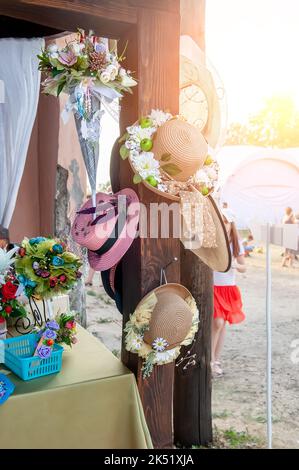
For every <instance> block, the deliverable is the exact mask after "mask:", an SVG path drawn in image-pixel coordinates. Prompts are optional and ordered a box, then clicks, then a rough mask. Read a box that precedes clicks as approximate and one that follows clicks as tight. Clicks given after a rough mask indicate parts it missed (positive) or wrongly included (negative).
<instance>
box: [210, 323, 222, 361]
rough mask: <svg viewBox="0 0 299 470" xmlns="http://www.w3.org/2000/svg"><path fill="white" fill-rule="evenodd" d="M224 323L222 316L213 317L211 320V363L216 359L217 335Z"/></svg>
mask: <svg viewBox="0 0 299 470" xmlns="http://www.w3.org/2000/svg"><path fill="white" fill-rule="evenodd" d="M224 325H225V321H224V320H223V318H213V320H212V351H211V359H212V363H213V362H215V361H216V351H217V345H218V341H219V335H220V333H221V331H222V328H223V326H224Z"/></svg>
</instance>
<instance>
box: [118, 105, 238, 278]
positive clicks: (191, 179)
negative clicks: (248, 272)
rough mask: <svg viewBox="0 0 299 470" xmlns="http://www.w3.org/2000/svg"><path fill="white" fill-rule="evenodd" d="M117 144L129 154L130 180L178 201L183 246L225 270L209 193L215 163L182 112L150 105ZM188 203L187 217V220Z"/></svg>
mask: <svg viewBox="0 0 299 470" xmlns="http://www.w3.org/2000/svg"><path fill="white" fill-rule="evenodd" d="M120 144H121V147H120V156H121V158H122V159H123V160H126V159H128V161H129V163H130V166H131V168H132V170H133V172H134V177H133V182H134V183H136V184H138V183H143V184H144V185H145V186H146V187H147V188H148V189H150V190H151V191H154V192H155V193H157V194H158V195H160V196H164V197H165V198H167V199H170V200H172V201H177V202H178V203H180V205H181V213H182V216H183V219H184V220H186V224H187V228H186V230H184V231H183V234H182V237H181V240H182V242H183V244H184V246H185V247H186V248H190V249H192V251H194V253H195V254H196V255H197V256H198V257H199V258H201V260H202V261H204V262H205V263H206V264H207V265H208V266H210V267H211V268H212V269H213V270H216V271H227V270H228V269H229V267H230V263H231V255H230V248H229V241H228V238H227V233H226V230H225V227H224V224H223V220H222V216H221V214H220V212H219V210H218V208H217V205H216V203H215V201H214V200H213V198H212V193H213V191H214V188H215V186H216V183H217V179H218V164H217V162H216V160H215V159H214V158H213V157H212V156H211V155H209V153H208V152H209V148H208V144H207V142H206V140H205V138H204V137H203V135H202V134H201V132H200V130H199V129H198V128H197V127H195V126H194V125H192V124H190V123H188V122H187V121H186V120H185V119H184V118H183V117H181V116H173V115H171V114H170V113H168V112H163V111H161V110H158V109H154V110H152V111H151V113H150V114H148V115H147V116H144V117H142V118H141V119H139V121H137V122H135V123H134V124H133V125H132V126H129V127H127V132H126V133H125V134H124V136H123V137H122V138H121V139H120ZM188 205H189V207H190V206H191V210H192V215H191V218H192V220H191V219H190V218H189V219H188V221H187V217H186V215H188V211H187V210H186V206H188ZM188 240H190V241H191V242H192V243H188ZM194 240H196V246H195V244H194V243H193V241H194Z"/></svg>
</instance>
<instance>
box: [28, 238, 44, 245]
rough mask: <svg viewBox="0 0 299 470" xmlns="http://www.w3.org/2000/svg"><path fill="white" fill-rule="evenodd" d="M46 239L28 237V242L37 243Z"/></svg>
mask: <svg viewBox="0 0 299 470" xmlns="http://www.w3.org/2000/svg"><path fill="white" fill-rule="evenodd" d="M45 240H46V239H45V237H35V238H30V240H29V243H30V245H37V244H38V243H40V242H44V241H45Z"/></svg>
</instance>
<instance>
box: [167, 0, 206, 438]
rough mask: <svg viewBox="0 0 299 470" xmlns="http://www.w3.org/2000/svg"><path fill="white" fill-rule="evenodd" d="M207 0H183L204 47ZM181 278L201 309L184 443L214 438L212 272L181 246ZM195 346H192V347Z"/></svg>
mask: <svg viewBox="0 0 299 470" xmlns="http://www.w3.org/2000/svg"><path fill="white" fill-rule="evenodd" d="M204 25H205V1H204V0H181V34H188V35H190V36H191V37H192V39H194V41H195V42H197V44H198V45H199V46H200V47H201V48H202V50H204V47H205V42H204ZM181 282H182V284H184V285H185V286H186V287H187V288H188V289H189V290H190V291H191V293H192V294H193V296H194V298H195V300H196V302H197V305H198V307H199V312H200V320H201V324H200V331H199V333H198V334H197V336H196V339H195V342H194V344H193V346H190V347H188V348H184V351H182V356H181V357H180V358H179V359H178V361H177V367H176V372H175V390H174V440H175V443H181V444H183V445H185V446H192V445H193V444H197V445H199V444H202V445H205V444H207V443H209V442H211V440H212V410H211V388H212V386H211V372H210V354H211V353H210V350H211V319H212V314H213V286H212V272H211V270H210V269H209V268H208V267H207V266H206V265H204V264H203V263H202V262H201V261H200V260H199V259H198V258H197V257H196V256H195V255H194V254H193V253H192V252H190V251H186V250H184V248H183V246H182V247H181ZM191 348H192V349H191ZM189 351H190V355H193V354H196V358H195V360H196V365H195V366H193V367H192V366H189V367H187V368H186V369H184V366H186V364H187V361H184V362H182V363H181V365H179V366H178V364H179V361H180V359H181V358H182V357H188V352H189Z"/></svg>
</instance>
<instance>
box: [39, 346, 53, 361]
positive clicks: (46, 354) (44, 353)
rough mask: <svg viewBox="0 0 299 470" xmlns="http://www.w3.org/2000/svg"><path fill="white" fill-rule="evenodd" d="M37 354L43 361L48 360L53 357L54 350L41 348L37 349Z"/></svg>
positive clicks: (45, 347)
mask: <svg viewBox="0 0 299 470" xmlns="http://www.w3.org/2000/svg"><path fill="white" fill-rule="evenodd" d="M37 354H38V355H39V357H41V358H42V359H47V358H48V357H50V356H51V354H52V348H50V346H44V345H42V346H40V347H39V348H37Z"/></svg>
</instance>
